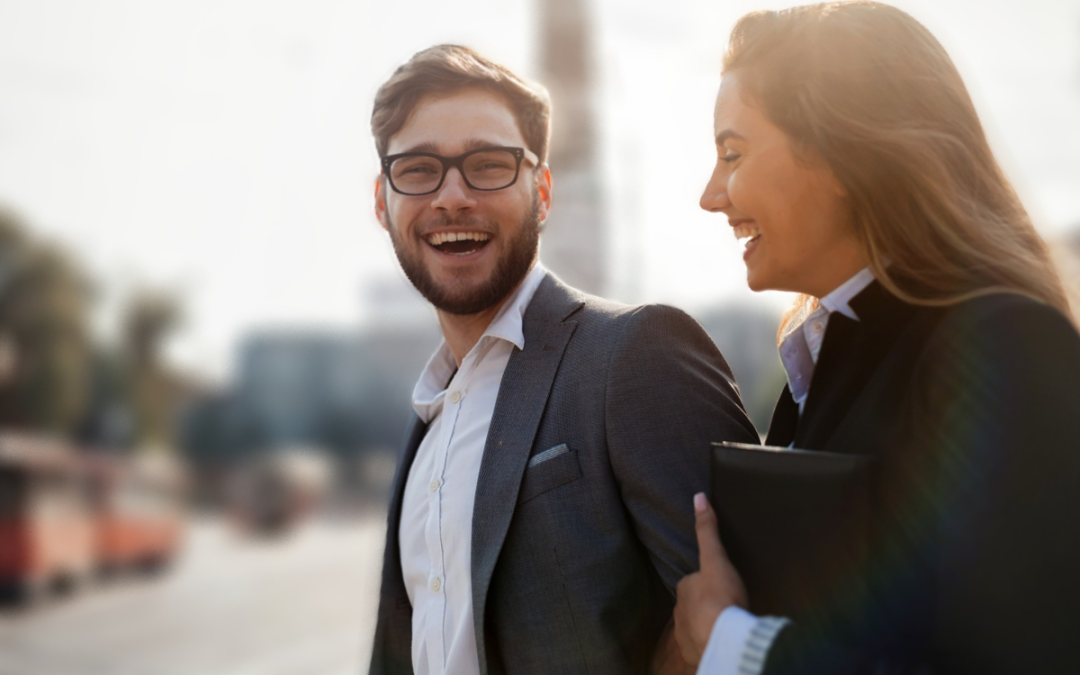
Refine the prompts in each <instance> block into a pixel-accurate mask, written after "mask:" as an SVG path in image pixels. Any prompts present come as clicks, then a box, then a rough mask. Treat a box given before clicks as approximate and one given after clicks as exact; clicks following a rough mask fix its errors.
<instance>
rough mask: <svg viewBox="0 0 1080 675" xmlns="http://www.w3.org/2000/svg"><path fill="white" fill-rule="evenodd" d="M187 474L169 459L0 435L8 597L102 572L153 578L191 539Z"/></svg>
mask: <svg viewBox="0 0 1080 675" xmlns="http://www.w3.org/2000/svg"><path fill="white" fill-rule="evenodd" d="M183 490H184V476H183V472H182V471H181V470H180V467H179V466H178V465H177V464H176V463H174V462H173V461H171V460H169V459H168V458H167V457H154V456H150V457H135V458H127V457H122V456H117V455H105V454H85V453H79V452H77V451H76V450H75V449H74V448H73V447H71V446H70V445H67V444H65V443H63V442H61V441H57V440H52V439H48V438H44V437H40V436H29V435H16V434H3V433H0V598H2V599H6V600H14V601H20V602H22V601H31V600H34V599H36V598H37V597H39V596H41V595H44V594H47V593H49V592H55V591H64V590H70V589H72V588H74V587H75V586H77V585H78V584H79V583H80V582H81V581H83V580H85V579H88V578H89V577H90V576H91V575H93V574H94V573H95V572H117V571H126V570H131V569H136V570H141V571H149V572H154V571H158V570H160V569H162V568H164V567H165V566H166V565H167V564H168V563H169V562H171V561H172V559H173V558H174V557H175V556H176V554H177V552H178V550H179V548H180V544H181V540H182V538H183V533H184V518H183V509H182V498H183Z"/></svg>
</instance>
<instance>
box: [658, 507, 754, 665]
mask: <svg viewBox="0 0 1080 675" xmlns="http://www.w3.org/2000/svg"><path fill="white" fill-rule="evenodd" d="M694 529H695V530H696V531H697V541H698V561H699V567H700V569H699V571H697V572H694V573H693V574H687V575H686V576H685V577H683V578H682V581H680V582H679V585H678V587H677V588H676V596H677V599H676V603H675V617H674V618H675V640H676V641H677V642H678V643H679V649H680V650H682V654H683V658H684V659H686V661H687V663H691V664H696V663H698V662H699V661H701V654H702V653H703V652H704V651H705V645H706V644H708V642H709V636H710V635H711V634H712V629H713V624H715V623H716V618H717V617H718V616H720V612H723V611H724V610H725V609H727V608H728V607H730V606H732V605H738V606H740V607H746V588H744V587H743V583H742V579H741V578H740V577H739V573H738V572H736V571H735V568H734V567H733V566H732V565H731V562H730V561H729V560H728V557H727V553H726V552H724V546H723V544H721V543H720V535H719V533H718V531H717V529H718V528H717V523H716V513H715V512H714V511H713V509H712V506H710V505H709V500H708V499H706V498H705V495H704V494H703V493H700V492H699V493H698V494H696V495H694Z"/></svg>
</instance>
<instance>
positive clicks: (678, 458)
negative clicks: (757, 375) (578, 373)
mask: <svg viewBox="0 0 1080 675" xmlns="http://www.w3.org/2000/svg"><path fill="white" fill-rule="evenodd" d="M609 359H610V361H609V368H608V383H607V387H606V402H605V406H604V416H605V428H606V430H607V444H608V453H609V457H610V461H611V466H612V470H613V472H614V474H615V478H616V480H617V482H618V484H619V489H620V490H621V493H622V500H623V503H624V505H625V507H626V509H627V512H628V513H629V515H630V518H631V521H632V522H633V526H634V528H635V530H636V533H637V536H638V538H639V539H640V540H641V542H642V543H643V544H644V546H645V548H646V549H647V551H648V554H649V556H650V559H651V561H652V563H653V565H654V567H655V569H656V571H657V572H658V574H659V576H660V578H661V579H662V580H663V582H664V585H665V586H667V588H668V590H669V591H670V592H671V594H672V597H674V594H675V585H676V584H677V583H678V581H679V580H680V579H681V578H682V577H683V576H684V575H686V574H688V573H690V572H693V571H695V570H696V569H697V568H698V554H697V539H696V537H695V535H694V512H693V503H692V501H693V495H694V493H696V492H701V491H704V490H706V489H707V488H708V480H709V469H708V457H709V443H710V442H713V441H725V440H728V441H740V442H744V443H757V442H759V438H758V435H757V432H756V431H755V429H754V426H753V424H752V423H751V422H750V420H749V418H748V417H747V415H746V413H745V411H744V410H743V406H742V401H741V399H740V397H739V392H738V389H737V387H736V386H735V382H734V378H733V377H732V375H731V370H730V369H729V368H728V365H727V363H726V362H725V361H724V359H723V357H722V356H721V355H720V352H719V350H717V348H716V346H715V345H714V344H713V342H712V341H711V340H710V339H709V337H708V335H707V334H706V333H705V331H704V330H703V329H702V328H701V326H700V325H698V323H697V322H696V321H694V320H693V319H692V318H690V317H689V316H687V315H686V314H685V313H683V312H681V311H679V310H677V309H674V308H671V307H665V306H658V305H649V306H644V307H640V308H638V309H636V310H635V311H634V312H633V313H632V314H630V315H629V316H627V317H626V320H625V323H624V326H623V328H622V330H621V331H620V333H619V335H618V336H617V338H616V339H615V341H614V343H613V345H612V349H611V352H610V354H609Z"/></svg>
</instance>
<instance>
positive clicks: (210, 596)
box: [0, 516, 385, 675]
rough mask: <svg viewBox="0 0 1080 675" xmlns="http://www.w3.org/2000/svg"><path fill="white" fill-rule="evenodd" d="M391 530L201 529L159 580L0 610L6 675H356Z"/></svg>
mask: <svg viewBox="0 0 1080 675" xmlns="http://www.w3.org/2000/svg"><path fill="white" fill-rule="evenodd" d="M384 532H385V525H384V521H383V519H382V518H381V517H377V516H371V517H369V518H366V519H364V520H359V521H353V522H349V523H329V522H327V523H314V524H310V525H308V526H306V527H305V528H304V529H301V530H299V531H297V532H296V533H295V534H293V535H292V536H290V537H288V538H286V539H284V540H281V541H277V542H258V541H250V540H244V539H241V538H238V537H236V536H235V535H234V534H232V533H231V532H230V531H229V530H228V529H227V528H226V527H225V526H223V525H222V524H220V523H215V522H200V523H196V524H195V525H194V526H193V527H192V529H191V532H190V535H189V539H188V545H187V547H186V552H185V555H184V556H183V558H182V559H181V561H180V563H179V564H178V565H177V566H176V567H175V568H174V569H173V570H172V571H171V572H169V573H168V575H167V576H165V577H163V578H161V579H158V580H151V581H142V580H126V581H121V582H120V583H116V584H111V585H109V586H105V587H93V588H88V589H84V590H83V591H81V592H80V593H79V595H77V596H76V597H74V598H70V599H66V600H63V601H58V602H55V603H50V604H48V605H45V606H42V607H39V608H36V609H33V610H32V611H29V612H4V613H2V614H0V675H294V674H295V675H345V674H346V673H347V674H349V675H355V674H356V673H359V672H362V671H365V670H366V664H367V659H368V656H369V654H370V649H371V645H370V643H369V641H370V640H371V635H372V632H373V630H374V620H375V603H376V597H377V591H378V573H379V566H380V564H381V555H382V551H381V549H382V542H383V535H384ZM361 664H364V666H365V668H361Z"/></svg>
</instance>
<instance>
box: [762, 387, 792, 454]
mask: <svg viewBox="0 0 1080 675" xmlns="http://www.w3.org/2000/svg"><path fill="white" fill-rule="evenodd" d="M798 424H799V404H798V403H796V402H795V399H794V398H792V396H791V389H789V388H788V386H787V385H786V384H785V385H784V391H782V392H780V398H779V399H777V400H776V407H775V408H773V414H772V419H771V420H769V434H768V436H766V438H765V445H774V446H778V447H781V448H786V447H787V446H789V445H791V442H792V441H793V440H795V429H796V428H797V427H798Z"/></svg>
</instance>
